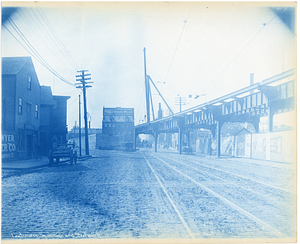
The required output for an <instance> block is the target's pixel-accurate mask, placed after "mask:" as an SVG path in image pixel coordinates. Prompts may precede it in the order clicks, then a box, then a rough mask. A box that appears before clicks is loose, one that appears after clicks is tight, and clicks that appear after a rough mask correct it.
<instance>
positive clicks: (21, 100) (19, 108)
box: [18, 97, 23, 114]
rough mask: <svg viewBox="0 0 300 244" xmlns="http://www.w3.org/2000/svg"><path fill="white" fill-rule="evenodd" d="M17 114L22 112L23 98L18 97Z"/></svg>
mask: <svg viewBox="0 0 300 244" xmlns="http://www.w3.org/2000/svg"><path fill="white" fill-rule="evenodd" d="M18 112H19V114H22V112H23V99H22V98H20V97H19V107H18Z"/></svg>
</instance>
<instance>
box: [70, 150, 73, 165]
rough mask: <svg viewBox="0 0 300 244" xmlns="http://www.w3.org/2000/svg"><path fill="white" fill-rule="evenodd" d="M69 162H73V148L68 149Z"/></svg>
mask: <svg viewBox="0 0 300 244" xmlns="http://www.w3.org/2000/svg"><path fill="white" fill-rule="evenodd" d="M70 163H71V165H72V164H73V150H70Z"/></svg>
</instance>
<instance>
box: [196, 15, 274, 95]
mask: <svg viewBox="0 0 300 244" xmlns="http://www.w3.org/2000/svg"><path fill="white" fill-rule="evenodd" d="M276 17H277V15H276V16H275V17H273V18H272V19H271V20H270V21H269V22H268V23H263V26H262V27H261V28H260V30H259V31H258V32H257V33H256V34H255V35H254V36H253V37H252V38H251V40H250V41H249V42H248V43H247V44H246V46H244V47H243V48H242V50H241V51H240V52H239V53H238V54H237V55H236V56H235V57H234V58H233V59H232V60H231V61H230V62H229V64H228V65H227V66H226V67H225V68H224V69H223V70H222V71H221V72H220V73H219V74H218V75H217V77H216V78H215V79H213V80H212V81H211V82H210V83H209V84H208V86H207V87H206V88H205V89H204V90H203V91H202V92H201V93H200V94H203V93H204V92H205V91H206V90H207V89H208V87H210V86H211V85H212V83H214V82H215V81H216V80H217V79H218V78H219V77H220V75H221V74H223V72H224V71H225V70H226V69H227V68H228V67H229V66H230V65H231V64H232V63H233V61H234V60H235V59H236V58H237V57H238V56H239V55H240V54H241V53H242V52H243V51H244V50H245V49H246V47H248V46H249V44H250V43H251V42H252V41H253V40H254V38H255V37H256V36H257V35H258V34H259V33H260V32H261V31H262V30H263V29H264V28H265V27H266V25H268V24H269V23H270V22H271V21H272V20H273V19H275V18H276Z"/></svg>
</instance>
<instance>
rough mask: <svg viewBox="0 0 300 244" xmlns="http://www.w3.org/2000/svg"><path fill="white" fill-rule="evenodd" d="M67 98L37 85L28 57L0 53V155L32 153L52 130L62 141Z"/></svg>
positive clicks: (14, 156) (28, 155)
mask: <svg viewBox="0 0 300 244" xmlns="http://www.w3.org/2000/svg"><path fill="white" fill-rule="evenodd" d="M68 98H69V97H64V96H53V95H52V92H51V88H50V87H44V86H42V87H41V86H40V83H39V80H38V77H37V74H36V71H35V68H34V65H33V62H32V60H31V57H3V58H2V101H1V102H2V159H4V160H6V159H12V160H13V159H19V158H20V159H21V158H33V157H36V156H38V155H40V154H41V151H43V149H44V150H45V151H47V150H48V145H47V143H48V142H49V141H51V140H52V138H53V136H55V133H56V134H57V136H60V138H61V141H62V142H65V138H66V132H67V130H66V116H67V113H66V108H67V107H66V101H67V99H68ZM58 117H59V118H61V119H60V120H57V118H58ZM54 123H56V124H54ZM41 132H42V133H41ZM43 133H44V134H43ZM45 133H46V134H47V135H48V137H46V138H44V139H42V140H41V136H42V137H43V135H45Z"/></svg>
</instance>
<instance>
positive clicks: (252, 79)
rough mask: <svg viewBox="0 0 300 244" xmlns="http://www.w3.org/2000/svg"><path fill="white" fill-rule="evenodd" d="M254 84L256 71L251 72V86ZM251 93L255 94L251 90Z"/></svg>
mask: <svg viewBox="0 0 300 244" xmlns="http://www.w3.org/2000/svg"><path fill="white" fill-rule="evenodd" d="M253 84H254V73H250V86H252V85H253ZM250 94H253V91H250Z"/></svg>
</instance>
